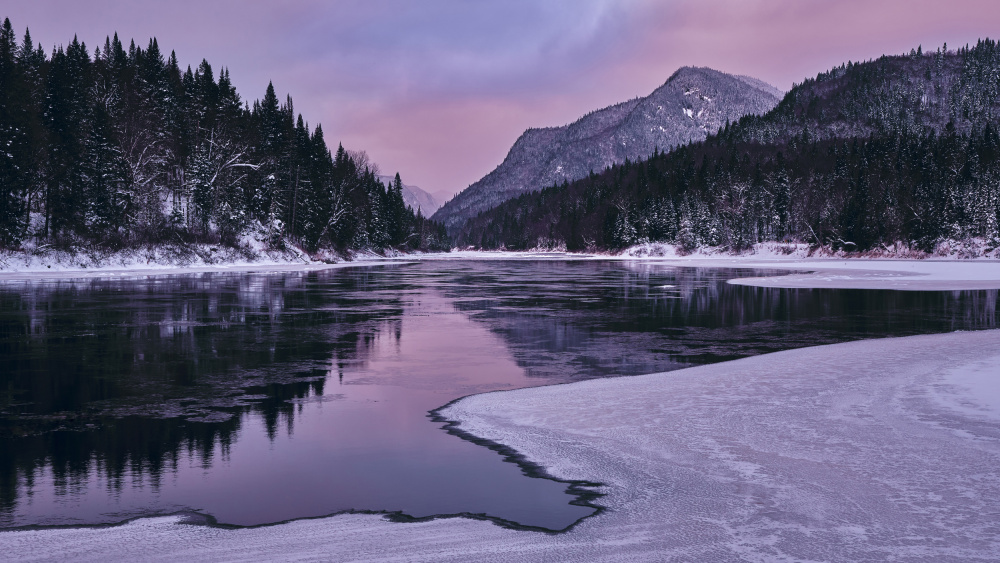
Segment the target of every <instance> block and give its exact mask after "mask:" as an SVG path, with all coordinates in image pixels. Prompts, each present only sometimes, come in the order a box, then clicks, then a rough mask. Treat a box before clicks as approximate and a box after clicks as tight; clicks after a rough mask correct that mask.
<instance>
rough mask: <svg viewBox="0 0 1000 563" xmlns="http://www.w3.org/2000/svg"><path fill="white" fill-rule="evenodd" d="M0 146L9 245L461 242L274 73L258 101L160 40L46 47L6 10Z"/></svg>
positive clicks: (0, 60) (406, 246)
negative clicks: (283, 88) (341, 142)
mask: <svg viewBox="0 0 1000 563" xmlns="http://www.w3.org/2000/svg"><path fill="white" fill-rule="evenodd" d="M0 142H2V144H3V148H2V150H0V248H5V249H19V248H22V247H23V246H24V245H25V244H27V243H30V244H32V245H36V246H50V247H59V248H74V247H101V248H107V249H109V250H116V249H122V248H130V247H137V246H143V245H158V244H181V245H183V244H196V243H209V244H221V245H226V246H230V247H238V246H240V245H244V244H246V240H247V238H248V237H251V236H253V237H256V238H257V239H258V240H261V241H263V242H264V244H265V245H266V246H267V247H268V248H273V249H282V248H285V247H286V246H289V245H292V246H294V247H296V248H298V249H301V250H304V251H306V252H308V253H316V252H318V251H321V250H329V251H334V252H337V253H344V252H347V251H351V250H358V249H369V250H374V251H382V250H386V249H390V248H394V249H398V250H404V251H405V250H414V249H421V250H446V249H448V248H450V240H449V238H448V236H447V234H446V233H445V231H444V228H443V227H442V226H441V225H439V224H437V223H435V222H433V221H430V220H428V219H426V218H424V217H423V216H422V214H421V213H420V212H419V210H418V211H417V212H414V211H413V210H412V209H410V208H408V207H407V206H406V205H405V203H404V202H403V198H402V182H401V179H400V177H399V175H398V174H396V176H395V179H394V181H393V182H391V183H390V184H389V185H385V184H383V183H381V182H380V181H379V180H378V179H377V177H376V176H377V174H378V171H377V170H375V169H374V168H375V167H374V166H373V165H369V164H368V163H367V159H366V158H365V155H364V153H353V152H350V151H346V150H344V148H343V147H342V146H338V147H337V149H336V150H335V151H331V150H330V149H329V148H328V145H327V142H326V140H325V139H324V136H323V129H322V127H321V126H320V125H318V124H317V125H316V126H315V127H313V128H310V126H309V125H308V124H307V123H306V121H305V120H304V119H303V117H302V115H301V114H298V115H296V114H295V112H294V109H293V103H292V98H291V97H290V96H288V97H286V99H285V100H284V102H281V101H279V99H278V97H277V95H276V94H275V89H274V86H273V85H272V84H268V86H267V89H266V92H265V94H264V96H263V98H262V99H260V100H256V101H254V102H253V103H252V104H251V103H249V102H245V101H243V100H242V99H241V97H240V95H239V94H238V93H237V92H236V90H235V88H234V87H233V85H232V82H231V80H230V76H229V71H228V69H225V68H223V69H221V70H220V71H218V72H217V71H215V70H213V68H212V66H211V65H210V64H209V63H208V61H205V60H202V62H201V64H199V65H198V66H197V68H195V69H193V70H192V68H191V67H190V66H188V67H187V68H186V69H185V70H182V69H181V66H180V64H179V62H178V60H177V57H176V55H175V54H174V53H173V52H171V53H170V55H169V56H166V57H165V56H164V55H163V52H162V51H161V50H160V47H159V45H158V42H157V40H156V39H155V38H153V39H150V40H149V43H148V45H147V47H146V48H145V49H143V48H140V47H137V46H136V45H135V43H134V42H131V43H130V45H129V46H128V47H127V48H126V47H125V46H124V45H123V44H122V42H121V41H120V40H119V38H118V35H117V34H115V35H114V36H113V37H108V38H107V39H106V40H105V42H104V45H103V46H99V47H97V48H95V49H94V50H93V52H91V51H90V50H89V49H88V47H87V45H86V44H85V43H83V42H80V41H78V40H77V38H75V37H74V38H73V40H72V42H70V43H69V44H68V45H67V46H66V47H65V48H64V47H62V46H59V47H58V48H55V49H53V51H52V52H51V54H50V55H46V52H45V50H44V49H43V48H42V46H41V45H40V44H39V45H35V44H34V42H33V41H32V38H31V34H30V31H27V30H26V31H25V33H24V36H23V39H22V40H20V41H18V40H17V37H16V34H15V32H14V29H13V27H12V25H11V22H10V20H9V19H7V20H5V21H4V23H3V27H2V29H0ZM359 155H360V158H359Z"/></svg>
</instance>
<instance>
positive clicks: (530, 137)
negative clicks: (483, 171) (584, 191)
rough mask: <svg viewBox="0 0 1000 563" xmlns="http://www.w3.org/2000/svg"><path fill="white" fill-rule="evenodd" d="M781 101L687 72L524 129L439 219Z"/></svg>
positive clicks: (715, 74)
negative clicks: (641, 94)
mask: <svg viewBox="0 0 1000 563" xmlns="http://www.w3.org/2000/svg"><path fill="white" fill-rule="evenodd" d="M780 99H781V92H780V91H779V90H777V89H776V88H774V87H773V86H770V85H768V84H766V83H764V82H761V81H760V80H757V79H754V78H750V77H746V76H733V75H730V74H725V73H722V72H719V71H716V70H712V69H709V68H692V67H685V68H682V69H680V70H678V71H677V72H675V73H674V75H673V76H671V77H670V79H669V80H667V82H666V83H665V84H664V85H663V86H660V87H659V88H657V89H656V90H655V91H653V93H652V94H650V95H649V96H647V97H645V98H636V99H633V100H629V101H627V102H623V103H620V104H616V105H613V106H609V107H606V108H604V109H600V110H597V111H594V112H591V113H589V114H587V115H585V116H584V117H582V118H580V119H578V120H577V121H575V122H574V123H571V124H569V125H565V126H562V127H546V128H541V129H529V130H527V131H525V132H524V134H523V135H521V137H520V138H519V139H518V140H517V142H515V143H514V146H513V147H512V148H511V149H510V152H509V153H508V154H507V158H505V159H504V161H503V163H502V164H500V166H498V167H497V168H496V169H495V170H493V171H492V172H490V173H489V174H488V175H486V177H484V178H482V179H481V180H479V181H478V182H476V183H474V184H472V185H471V186H469V187H468V188H467V189H466V190H465V191H463V192H461V193H459V194H458V195H457V196H455V198H454V199H452V200H451V201H449V202H448V203H447V204H445V205H444V206H443V207H442V208H441V209H440V210H439V211H438V212H437V213H436V214H435V215H434V219H435V220H437V221H443V222H444V224H445V226H446V227H447V228H448V229H449V231H452V232H454V231H455V230H456V229H457V228H459V227H461V225H462V223H464V222H465V221H466V220H467V219H469V218H470V217H474V216H475V215H476V214H478V213H479V212H481V211H484V210H486V209H490V208H492V207H495V206H496V205H498V204H500V203H502V202H504V201H507V200H509V199H511V198H513V197H516V196H518V195H520V194H522V193H524V192H528V191H534V190H539V189H542V188H546V187H550V186H552V185H553V184H556V183H562V182H563V181H572V180H576V179H578V178H583V177H585V176H587V175H588V174H589V173H590V172H591V171H594V172H601V171H603V170H604V169H605V168H606V167H607V166H611V165H613V164H619V163H622V162H624V161H625V160H626V159H629V160H633V161H634V160H640V159H645V158H648V157H649V156H650V155H651V154H653V151H654V150H656V149H659V150H661V151H662V150H667V149H670V148H673V147H675V146H678V145H682V144H685V143H688V142H690V141H698V140H702V139H704V138H705V137H706V136H707V135H708V134H709V133H714V132H716V131H718V129H719V127H722V126H724V125H725V124H726V123H727V122H735V121H736V120H737V119H739V118H740V117H743V116H745V115H748V114H763V113H766V112H768V111H770V110H771V109H772V108H774V106H775V105H777V103H778V101H779V100H780Z"/></svg>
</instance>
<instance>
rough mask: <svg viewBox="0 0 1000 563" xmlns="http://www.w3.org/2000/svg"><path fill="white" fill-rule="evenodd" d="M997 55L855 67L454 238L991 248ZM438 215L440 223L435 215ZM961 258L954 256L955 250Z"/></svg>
mask: <svg viewBox="0 0 1000 563" xmlns="http://www.w3.org/2000/svg"><path fill="white" fill-rule="evenodd" d="M998 76H1000V44H998V43H997V42H996V41H992V40H982V41H979V42H978V43H977V44H976V45H975V46H972V47H968V46H967V47H963V48H960V49H958V50H957V51H948V50H947V49H946V48H942V49H939V50H937V51H936V52H923V51H922V50H921V49H919V48H918V49H914V50H912V51H911V52H910V53H909V54H906V55H898V56H883V57H880V58H879V59H877V60H871V61H868V62H862V63H853V62H849V63H846V64H844V65H840V66H838V67H835V68H833V69H831V70H830V71H828V72H824V73H821V74H819V75H818V76H817V77H816V78H813V79H808V80H805V81H803V83H802V84H799V85H797V86H795V87H794V88H793V89H792V90H791V91H790V92H788V94H787V95H786V96H785V97H784V99H782V101H781V102H780V103H779V104H778V105H777V106H776V107H775V108H774V109H773V110H772V111H770V112H768V113H766V114H764V115H748V116H746V117H744V118H742V119H740V120H739V121H737V122H735V123H731V124H729V125H727V126H726V127H724V128H723V129H722V130H721V131H719V132H718V133H717V134H712V135H709V136H708V137H707V138H706V139H705V140H703V141H701V142H697V143H691V144H690V145H685V146H682V147H678V148H676V149H674V150H673V151H670V152H669V153H665V154H664V153H661V154H659V155H656V156H653V157H652V158H648V159H644V160H637V161H629V162H626V163H624V164H621V165H616V166H614V167H612V168H611V169H610V170H607V171H605V172H602V173H599V174H595V175H593V176H590V175H588V176H587V177H585V178H581V179H580V180H577V181H575V182H572V183H569V184H566V185H560V186H556V187H551V188H547V189H544V190H542V191H538V192H532V193H525V194H522V195H520V196H518V197H517V198H515V199H512V200H510V201H507V202H505V203H502V204H500V205H498V206H496V207H494V208H493V209H491V210H489V211H487V212H485V213H481V214H479V215H477V216H476V217H474V218H473V219H471V220H469V221H466V222H465V223H464V225H463V226H462V227H461V228H460V229H458V232H457V233H453V236H454V237H455V238H456V239H457V242H458V243H459V244H460V245H462V244H471V245H476V246H480V247H483V248H498V247H504V248H508V249H519V248H532V247H536V246H538V247H545V246H548V247H552V246H560V245H565V246H566V247H567V248H568V249H570V250H576V249H584V248H594V249H614V248H624V247H627V246H630V245H634V244H638V243H643V242H665V243H672V244H676V245H678V246H679V247H681V248H683V249H685V250H692V249H695V248H698V247H703V246H720V247H725V248H730V249H734V250H744V249H747V248H749V247H750V246H751V245H753V244H755V243H759V242H767V241H781V240H784V241H795V242H805V243H809V244H810V245H813V246H816V247H826V248H829V249H834V250H840V249H843V250H864V251H868V250H872V251H875V252H909V251H911V250H912V249H919V250H922V251H926V252H957V253H958V254H959V255H962V256H980V255H992V254H991V253H995V252H996V250H997V249H998V248H1000V81H998V79H997V77H998ZM439 213H440V212H439ZM956 249H957V250H956Z"/></svg>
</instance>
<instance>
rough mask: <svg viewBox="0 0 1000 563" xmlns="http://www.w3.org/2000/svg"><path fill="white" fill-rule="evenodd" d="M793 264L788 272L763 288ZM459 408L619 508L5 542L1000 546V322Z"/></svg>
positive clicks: (95, 553) (830, 270) (741, 552)
mask: <svg viewBox="0 0 1000 563" xmlns="http://www.w3.org/2000/svg"><path fill="white" fill-rule="evenodd" d="M457 257H459V256H452V258H457ZM656 262H657V263H660V262H663V263H668V264H678V265H706V266H708V265H711V266H718V267H766V268H780V269H790V270H800V271H801V270H813V269H814V268H815V269H816V270H817V273H816V274H811V276H812V277H808V276H800V277H799V278H797V279H799V280H800V281H796V282H795V283H801V284H803V285H802V286H803V287H806V286H808V284H809V283H812V284H814V286H815V285H822V284H824V283H829V284H830V285H828V286H826V287H873V288H879V287H887V286H888V285H889V284H892V283H896V282H898V281H916V280H923V281H924V282H927V283H924V284H923V286H922V287H920V289H941V290H947V289H955V288H956V287H955V285H956V284H957V283H958V282H963V283H964V282H976V283H980V282H982V287H991V288H1000V265H998V264H997V263H995V262H991V261H977V262H954V261H947V262H931V261H926V260H919V261H912V262H911V261H874V260H872V261H868V260H857V261H854V260H852V261H850V262H846V263H845V261H844V260H833V259H829V260H818V261H814V262H815V263H813V262H808V261H802V260H781V259H777V258H773V259H772V258H768V259H766V260H762V259H760V258H759V257H758V258H753V257H747V258H745V259H732V258H714V259H706V258H704V257H701V258H691V259H687V258H684V259H677V260H667V261H664V260H663V259H662V258H659V259H656ZM911 264H912V266H911ZM939 264H940V265H939ZM820 265H822V269H823V270H824V272H826V273H820V272H818V270H820V269H821V268H820ZM957 265H961V267H960V268H959V267H956V266H957ZM823 276H827V278H829V279H823ZM837 276H839V278H838V277H837ZM908 278H912V279H908ZM778 279H781V280H785V279H787V278H763V279H759V280H755V281H754V282H753V283H755V284H760V285H766V284H768V283H775V282H772V281H767V280H778ZM741 281H743V280H741ZM852 284H860V285H852ZM991 284H992V285H991ZM896 288H897V289H900V288H907V289H914V287H913V286H912V284H911V286H910V287H902V286H900V287H896ZM442 415H443V416H445V417H447V418H449V419H451V420H455V421H458V422H459V423H460V428H461V429H462V430H463V431H465V432H468V433H471V434H474V435H476V436H478V437H481V438H484V439H487V440H491V441H494V442H498V443H502V444H504V445H506V446H509V447H511V448H513V449H515V450H517V451H518V452H520V453H521V454H523V455H524V456H525V457H526V458H527V459H528V460H530V461H532V462H534V463H536V464H538V465H540V466H542V467H544V468H546V470H547V471H548V472H549V473H550V474H551V475H553V476H555V477H558V478H561V479H569V480H585V481H592V482H600V483H603V484H604V487H602V489H601V492H603V493H605V494H606V496H604V497H602V498H600V499H598V501H597V502H598V504H600V505H601V506H604V507H606V508H607V510H605V511H604V512H603V513H601V514H599V515H598V516H595V517H592V518H589V519H586V520H584V521H582V522H581V523H579V524H578V525H577V526H576V527H574V528H573V529H572V530H570V531H569V532H566V533H563V534H557V535H551V534H543V533H538V532H525V531H517V530H511V529H506V528H501V527H499V526H496V525H494V524H491V523H489V522H484V521H477V520H469V519H462V518H452V519H441V520H433V521H428V522H418V523H407V524H400V523H393V522H389V521H387V520H385V519H384V518H383V517H381V516H377V515H363V514H348V515H340V516H333V517H327V518H319V519H312V520H299V521H294V522H289V523H285V524H279V525H274V526H264V527H259V528H250V529H221V528H213V527H207V526H202V525H193V524H187V523H184V522H183V519H182V518H181V517H160V518H144V519H140V520H135V521H132V522H129V523H126V524H123V525H119V526H112V527H103V528H66V529H49V530H23V531H12V532H0V553H4V554H5V555H6V556H7V557H10V558H11V559H14V560H21V561H33V560H55V559H59V560H64V559H71V560H81V561H97V560H100V561H118V560H136V559H142V560H167V561H175V560H182V559H196V560H249V559H280V560H286V559H296V560H338V561H360V560H365V561H371V560H379V561H467V560H495V561H525V560H527V561H539V560H546V561H582V560H587V561H602V560H603V561H625V560H629V561H633V560H639V561H661V560H666V559H679V560H696V561H731V560H748V561H774V560H817V561H856V560H904V561H911V560H927V561H931V560H933V561H942V560H966V561H967V560H982V561H993V560H997V559H998V558H1000V524H998V520H997V518H996V515H997V512H998V510H1000V503H998V501H997V499H1000V473H998V472H997V471H996V467H998V466H1000V331H985V332H968V333H950V334H943V335H930V336H916V337H908V338H898V339H883V340H872V341H863V342H854V343H847V344H837V345H832V346H822V347H815V348H807V349H800V350H792V351H787V352H779V353H776V354H769V355H764V356H757V357H753V358H747V359H743V360H737V361H733V362H726V363H721V364H715V365H709V366H702V367H697V368H690V369H686V370H680V371H674V372H669V373H666V374H653V375H645V376H638V377H628V378H617V379H604V380H591V381H586V382H581V383H573V384H568V385H559V386H552V387H539V388H531V389H521V390H517V391H509V392H498V393H489V394H483V395H476V396H472V397H467V398H465V399H462V400H460V401H458V402H456V403H454V404H452V405H450V406H449V407H448V408H447V409H445V410H443V411H442Z"/></svg>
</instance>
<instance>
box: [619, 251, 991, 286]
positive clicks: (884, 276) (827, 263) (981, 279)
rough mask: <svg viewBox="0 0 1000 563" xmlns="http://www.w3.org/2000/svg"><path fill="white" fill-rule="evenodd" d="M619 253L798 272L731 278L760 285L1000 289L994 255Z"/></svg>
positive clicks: (673, 261) (645, 258) (648, 258)
mask: <svg viewBox="0 0 1000 563" xmlns="http://www.w3.org/2000/svg"><path fill="white" fill-rule="evenodd" d="M904 256H905V255H904ZM618 258H619V259H622V260H643V261H652V262H657V263H663V264H670V265H685V266H705V267H717V268H726V267H729V268H764V269H776V270H791V271H793V272H794V273H790V274H787V275H781V276H772V277H760V278H739V279H733V280H730V281H729V283H731V284H736V285H750V286H758V287H783V288H793V289H795V288H828V289H894V290H904V291H943V290H955V291H958V290H977V289H1000V260H994V259H976V260H970V259H959V258H957V257H954V256H952V257H935V258H924V259H907V258H892V257H881V258H844V257H842V256H836V255H834V256H825V257H824V256H819V257H809V256H808V247H807V246H806V245H797V244H762V245H757V246H756V247H755V248H754V249H753V250H752V251H751V252H749V253H747V254H744V255H733V254H729V253H724V252H720V251H715V250H713V249H706V250H701V251H699V252H696V253H693V254H688V255H682V254H681V253H679V251H678V249H677V248H676V247H675V246H673V245H667V244H644V245H638V246H635V247H632V248H630V249H628V250H626V251H625V252H624V253H622V254H621V255H620V256H618ZM803 272H808V273H803Z"/></svg>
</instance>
